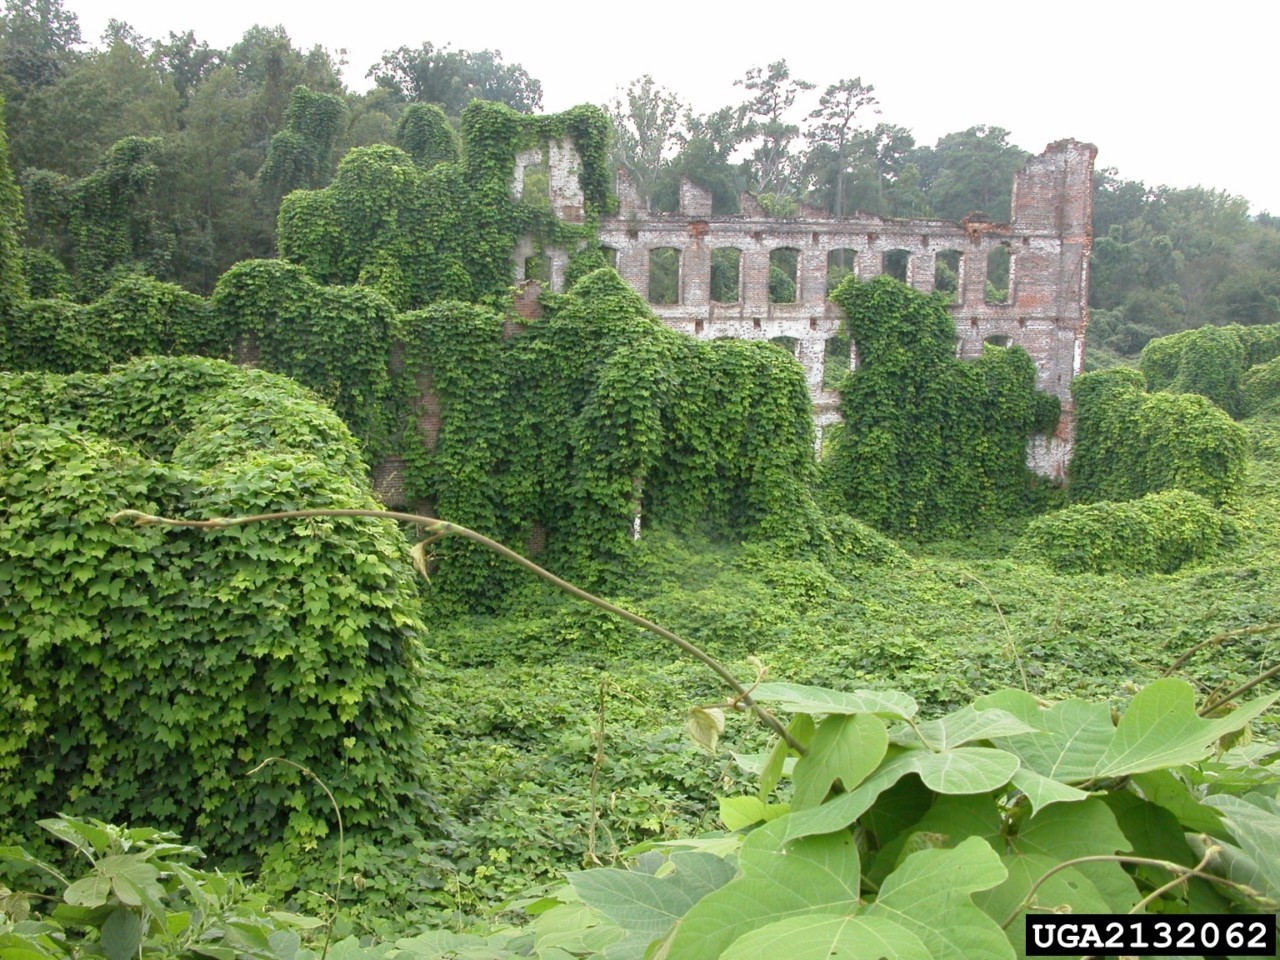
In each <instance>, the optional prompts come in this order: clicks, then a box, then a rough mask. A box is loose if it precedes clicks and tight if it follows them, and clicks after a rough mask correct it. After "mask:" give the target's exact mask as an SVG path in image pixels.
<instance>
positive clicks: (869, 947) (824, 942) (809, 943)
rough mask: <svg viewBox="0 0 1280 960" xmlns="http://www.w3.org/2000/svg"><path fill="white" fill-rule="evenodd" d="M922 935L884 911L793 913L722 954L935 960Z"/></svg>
mask: <svg viewBox="0 0 1280 960" xmlns="http://www.w3.org/2000/svg"><path fill="white" fill-rule="evenodd" d="M932 956H933V955H932V954H931V953H930V952H929V950H928V948H926V947H925V945H924V943H922V942H921V940H920V938H919V937H918V936H916V935H915V934H914V933H912V932H911V931H910V930H908V929H907V928H906V927H905V926H903V925H902V924H900V923H897V922H896V921H894V920H890V919H887V918H884V917H854V916H847V915H829V914H814V915H812V916H807V917H789V918H787V919H786V920H779V921H778V922H777V923H771V924H769V925H767V926H765V927H761V928H760V929H759V930H753V931H752V932H750V933H748V934H745V935H744V936H741V937H739V938H738V939H737V940H735V941H734V942H733V943H732V944H731V945H730V947H729V949H728V950H726V951H725V952H724V953H723V954H722V955H721V958H722V960H778V958H780V957H786V958H787V960H831V958H832V957H838V958H840V960H931V958H932Z"/></svg>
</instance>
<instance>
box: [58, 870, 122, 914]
mask: <svg viewBox="0 0 1280 960" xmlns="http://www.w3.org/2000/svg"><path fill="white" fill-rule="evenodd" d="M110 895H111V878H110V877H104V876H101V875H100V874H93V875H91V876H88V877H82V878H81V879H79V880H77V881H76V882H75V883H73V884H71V886H69V887H67V892H66V893H64V894H63V895H62V898H63V899H64V900H66V901H67V903H69V904H71V905H72V906H73V907H100V906H102V905H103V904H104V903H106V902H107V897H108V896H110Z"/></svg>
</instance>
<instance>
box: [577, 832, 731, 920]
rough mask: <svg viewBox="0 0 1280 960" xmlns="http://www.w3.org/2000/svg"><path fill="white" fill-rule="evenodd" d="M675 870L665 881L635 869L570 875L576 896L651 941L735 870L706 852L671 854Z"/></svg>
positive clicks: (588, 871)
mask: <svg viewBox="0 0 1280 960" xmlns="http://www.w3.org/2000/svg"><path fill="white" fill-rule="evenodd" d="M671 863H672V866H673V867H674V868H675V869H674V870H673V872H672V873H671V874H669V875H668V876H666V877H661V878H659V877H655V876H653V875H652V874H647V873H639V872H637V871H633V870H617V869H599V870H583V871H581V872H579V873H571V874H569V876H568V879H569V884H570V885H571V886H572V887H573V891H574V893H576V894H577V895H578V896H579V897H581V898H582V902H583V903H585V904H587V905H588V906H589V907H592V908H593V909H595V910H598V911H599V912H600V913H601V914H603V915H604V916H606V917H608V918H609V919H610V920H612V921H613V922H614V923H616V924H617V925H618V926H620V927H621V928H622V929H623V930H626V931H628V932H630V933H636V934H643V935H645V936H646V937H648V938H649V939H650V940H656V939H659V938H660V937H663V936H665V935H666V933H667V931H668V930H670V929H671V927H672V925H673V924H674V923H675V922H676V921H677V920H679V919H680V918H681V917H683V916H684V915H685V914H686V913H687V912H688V911H689V909H690V908H691V907H692V906H693V905H694V904H695V903H697V902H698V901H699V900H701V899H702V898H703V897H705V896H706V895H707V894H709V893H711V892H712V891H713V890H715V889H716V888H718V887H721V886H723V885H724V884H726V883H728V882H729V881H730V880H731V879H732V878H733V875H734V873H735V872H736V871H735V870H734V868H733V866H731V865H730V864H728V863H727V862H725V861H724V860H722V859H720V858H719V857H717V856H713V855H712V854H709V853H701V852H697V851H685V852H682V853H675V854H672V856H671Z"/></svg>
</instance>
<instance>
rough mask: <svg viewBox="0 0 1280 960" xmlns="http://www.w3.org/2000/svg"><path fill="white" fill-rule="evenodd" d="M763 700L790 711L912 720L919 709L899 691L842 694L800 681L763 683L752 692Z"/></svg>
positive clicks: (757, 698) (752, 695) (754, 697)
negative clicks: (871, 715) (856, 714)
mask: <svg viewBox="0 0 1280 960" xmlns="http://www.w3.org/2000/svg"><path fill="white" fill-rule="evenodd" d="M751 697H752V699H754V700H757V701H759V702H760V703H769V704H774V705H776V706H777V707H778V708H779V709H782V710H785V711H787V712H788V713H874V714H877V715H879V716H882V717H892V718H896V719H898V720H909V719H910V718H911V717H914V716H915V715H916V710H917V709H919V708H918V707H917V705H916V702H915V701H914V700H913V699H911V698H910V697H909V696H907V695H906V694H905V693H899V692H898V691H896V690H855V691H854V692H853V693H841V692H840V691H839V690H828V689H826V688H825V687H809V686H805V685H803V684H799V683H762V684H760V685H758V686H757V687H756V688H755V689H754V690H752V691H751Z"/></svg>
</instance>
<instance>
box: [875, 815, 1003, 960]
mask: <svg viewBox="0 0 1280 960" xmlns="http://www.w3.org/2000/svg"><path fill="white" fill-rule="evenodd" d="M1006 876H1007V872H1006V871H1005V868H1004V866H1003V865H1002V864H1001V863H1000V858H999V857H998V856H997V855H996V852H995V851H994V850H992V849H991V847H990V846H989V845H988V844H987V842H986V841H985V840H982V839H980V838H978V837H970V838H969V839H967V840H965V841H963V842H962V843H961V844H960V845H959V846H957V847H956V848H955V849H952V850H921V851H920V852H919V853H913V854H912V855H911V856H909V857H907V859H906V860H905V861H904V862H903V864H902V866H901V867H899V868H898V869H897V870H895V871H894V872H893V873H892V874H890V875H889V876H888V877H887V878H886V879H885V882H884V883H883V884H882V885H881V887H880V895H879V897H878V899H877V900H876V902H875V903H873V904H872V905H871V906H869V907H867V909H866V910H865V911H864V912H863V914H862V916H864V917H866V918H867V919H872V918H883V919H886V920H893V921H895V922H896V923H897V924H899V925H900V926H902V927H904V928H905V929H907V930H909V931H911V932H912V933H914V934H915V935H916V937H918V938H919V940H920V942H921V943H923V944H924V945H925V948H926V949H927V950H928V951H929V956H930V957H931V958H932V960H970V958H974V957H981V958H983V960H1005V958H1008V960H1012V958H1013V957H1014V952H1013V947H1012V946H1011V945H1010V943H1009V938H1008V937H1007V936H1005V933H1004V931H1003V930H1001V929H1000V925H999V924H998V923H996V922H995V921H994V920H992V919H991V917H989V916H988V915H987V914H986V913H984V912H983V911H982V910H980V909H979V908H978V907H977V906H976V905H975V904H974V902H973V894H975V893H978V892H980V891H983V890H989V889H991V888H992V887H995V886H997V885H999V884H1000V883H1002V882H1003V881H1004V879H1005V877H1006Z"/></svg>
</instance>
